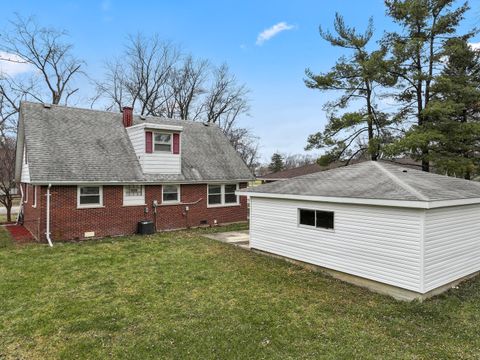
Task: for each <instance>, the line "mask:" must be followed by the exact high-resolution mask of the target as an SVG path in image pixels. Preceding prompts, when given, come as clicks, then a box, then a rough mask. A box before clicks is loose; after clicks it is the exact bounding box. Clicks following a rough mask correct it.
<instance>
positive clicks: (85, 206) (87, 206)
mask: <svg viewBox="0 0 480 360" xmlns="http://www.w3.org/2000/svg"><path fill="white" fill-rule="evenodd" d="M84 187H98V195H99V201H100V202H99V203H98V204H81V203H80V198H81V195H80V193H81V190H80V189H81V188H84ZM103 207H104V206H103V185H77V209H94V208H103Z"/></svg>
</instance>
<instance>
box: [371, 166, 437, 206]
mask: <svg viewBox="0 0 480 360" xmlns="http://www.w3.org/2000/svg"><path fill="white" fill-rule="evenodd" d="M372 163H373V164H374V166H376V167H377V168H379V169H380V170H381V171H383V173H384V174H385V175H387V176H388V177H389V178H390V179H392V180H393V181H394V182H396V183H397V185H399V186H400V187H402V188H403V189H405V190H407V191H408V192H409V193H410V194H412V195H414V196H416V197H417V198H418V199H419V200H423V201H429V198H428V197H427V196H425V195H423V194H422V193H421V192H420V191H418V190H417V189H415V188H414V187H413V186H411V185H409V184H407V183H406V182H405V181H403V180H402V179H400V178H399V177H398V176H397V175H395V174H392V173H391V172H390V171H389V170H388V169H386V168H385V167H384V166H383V165H381V164H380V163H379V162H378V161H372Z"/></svg>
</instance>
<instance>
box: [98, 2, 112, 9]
mask: <svg viewBox="0 0 480 360" xmlns="http://www.w3.org/2000/svg"><path fill="white" fill-rule="evenodd" d="M100 7H101V8H102V11H109V10H110V9H111V8H112V3H111V2H110V0H103V1H102V3H101V4H100Z"/></svg>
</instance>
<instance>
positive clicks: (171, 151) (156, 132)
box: [152, 131, 173, 154]
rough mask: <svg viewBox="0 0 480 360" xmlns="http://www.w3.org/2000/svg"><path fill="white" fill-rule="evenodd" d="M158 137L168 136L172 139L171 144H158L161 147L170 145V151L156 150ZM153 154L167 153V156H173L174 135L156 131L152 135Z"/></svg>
mask: <svg viewBox="0 0 480 360" xmlns="http://www.w3.org/2000/svg"><path fill="white" fill-rule="evenodd" d="M156 135H168V136H169V137H170V141H169V142H163V141H162V142H158V144H159V145H170V150H168V151H167V150H155V145H156V144H157V141H155V137H156ZM152 152H153V153H166V154H171V153H173V134H172V133H169V132H162V131H154V132H153V133H152Z"/></svg>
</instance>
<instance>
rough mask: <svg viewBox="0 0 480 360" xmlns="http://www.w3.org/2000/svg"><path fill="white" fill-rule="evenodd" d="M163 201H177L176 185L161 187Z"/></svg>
mask: <svg viewBox="0 0 480 360" xmlns="http://www.w3.org/2000/svg"><path fill="white" fill-rule="evenodd" d="M163 201H178V187H177V186H176V185H164V186H163Z"/></svg>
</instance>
